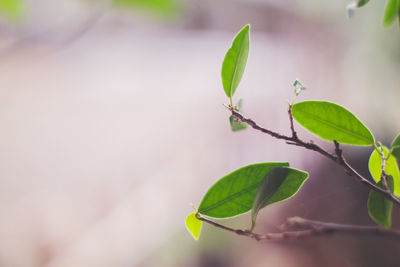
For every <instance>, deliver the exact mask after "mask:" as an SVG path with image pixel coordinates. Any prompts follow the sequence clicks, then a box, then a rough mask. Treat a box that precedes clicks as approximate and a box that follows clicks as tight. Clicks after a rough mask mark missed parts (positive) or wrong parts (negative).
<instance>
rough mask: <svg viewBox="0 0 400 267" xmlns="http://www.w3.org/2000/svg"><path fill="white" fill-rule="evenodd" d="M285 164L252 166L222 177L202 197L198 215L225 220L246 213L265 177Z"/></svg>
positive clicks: (275, 163)
mask: <svg viewBox="0 0 400 267" xmlns="http://www.w3.org/2000/svg"><path fill="white" fill-rule="evenodd" d="M281 166H289V163H287V162H269V163H258V164H252V165H248V166H245V167H242V168H240V169H237V170H235V171H234V172H232V173H230V174H228V175H226V176H224V177H222V178H221V179H220V180H218V181H217V182H216V183H215V184H214V185H213V186H211V188H210V189H209V190H208V192H207V193H206V194H205V195H204V197H203V199H202V200H201V203H200V206H199V209H198V211H199V213H200V214H203V215H206V216H209V217H213V218H227V217H232V216H236V215H239V214H242V213H245V212H248V211H249V210H251V208H252V207H253V202H254V197H255V195H256V193H257V189H258V186H259V185H260V182H261V180H262V179H263V178H264V177H265V175H266V174H267V173H268V172H269V171H271V170H272V169H274V168H276V167H281Z"/></svg>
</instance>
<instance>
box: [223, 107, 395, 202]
mask: <svg viewBox="0 0 400 267" xmlns="http://www.w3.org/2000/svg"><path fill="white" fill-rule="evenodd" d="M230 111H231V112H232V115H233V116H234V117H236V118H237V119H239V120H241V121H242V122H245V123H247V124H248V125H249V126H250V127H252V128H253V129H255V130H258V131H260V132H263V133H265V134H268V135H270V136H272V137H275V138H277V139H282V140H285V141H286V143H287V144H289V145H295V146H300V147H304V148H306V149H308V150H313V151H315V152H318V153H320V154H321V155H323V156H325V157H327V158H329V159H330V160H332V161H334V162H335V163H337V164H338V165H340V166H342V167H343V169H344V171H345V172H346V173H347V174H348V175H349V176H352V177H354V178H355V179H356V180H357V181H358V182H360V183H361V184H363V185H365V186H367V187H368V188H369V189H371V190H374V191H376V192H378V193H379V194H381V195H382V196H383V197H385V198H386V199H388V200H390V201H392V202H393V203H394V204H395V205H397V206H399V207H400V199H399V198H397V197H396V196H394V195H393V194H392V193H391V192H390V191H386V190H384V189H382V188H380V187H378V186H377V185H375V184H374V183H372V182H371V181H369V180H368V179H367V178H365V177H363V176H362V175H361V174H360V173H358V172H357V171H356V170H355V169H354V168H353V167H352V166H351V165H350V164H349V163H348V162H347V161H346V159H345V158H344V157H343V153H342V150H341V149H340V147H339V143H338V142H336V141H334V144H335V154H331V153H329V152H328V151H326V150H324V149H323V148H321V147H320V146H318V145H316V144H314V143H313V142H308V143H307V142H304V141H303V140H301V139H300V138H298V136H297V134H295V135H293V131H294V127H293V130H292V137H289V136H286V135H282V134H279V133H277V132H274V131H271V130H268V129H265V128H263V127H261V126H259V125H258V124H257V123H256V122H254V121H253V120H252V119H249V118H246V117H244V116H243V115H242V114H240V113H239V112H237V111H235V110H232V109H230ZM288 112H289V119H290V120H291V124H292V122H293V115H292V114H291V109H289V110H288Z"/></svg>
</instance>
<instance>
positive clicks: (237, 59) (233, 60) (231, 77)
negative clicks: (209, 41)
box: [221, 25, 250, 99]
mask: <svg viewBox="0 0 400 267" xmlns="http://www.w3.org/2000/svg"><path fill="white" fill-rule="evenodd" d="M249 45H250V25H246V26H244V28H243V29H241V30H240V32H239V33H238V34H237V35H236V37H235V39H233V42H232V46H231V48H229V50H228V52H226V55H225V58H224V61H223V63H222V70H221V76H222V85H223V87H224V91H225V94H226V95H227V96H228V97H229V98H230V99H232V96H233V94H234V93H235V91H236V89H237V87H238V85H239V83H240V80H241V79H242V76H243V73H244V69H245V68H246V63H247V58H248V56H249Z"/></svg>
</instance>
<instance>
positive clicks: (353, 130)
mask: <svg viewBox="0 0 400 267" xmlns="http://www.w3.org/2000/svg"><path fill="white" fill-rule="evenodd" d="M292 111H293V118H294V119H295V120H296V121H297V122H298V123H299V124H300V125H301V126H303V127H304V128H306V129H307V130H309V131H310V132H312V133H314V134H315V135H317V136H319V137H321V138H322V139H325V140H327V141H333V140H336V141H338V142H339V143H341V144H348V145H358V146H370V145H373V144H374V142H375V141H374V137H373V135H372V133H371V132H370V131H369V130H368V128H367V127H365V126H364V125H363V124H362V123H361V121H360V120H359V119H358V118H357V117H356V116H354V115H353V114H352V113H351V112H350V111H348V110H347V109H345V108H344V107H342V106H339V105H337V104H334V103H331V102H325V101H304V102H299V103H297V104H294V105H293V109H292Z"/></svg>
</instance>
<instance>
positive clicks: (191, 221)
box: [185, 212, 202, 240]
mask: <svg viewBox="0 0 400 267" xmlns="http://www.w3.org/2000/svg"><path fill="white" fill-rule="evenodd" d="M185 224H186V229H187V230H188V231H189V233H191V234H192V236H193V238H194V239H195V240H197V239H199V236H200V232H201V225H202V221H200V220H199V219H197V218H196V214H195V213H194V212H193V213H190V214H189V215H188V216H187V217H186V221H185Z"/></svg>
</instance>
